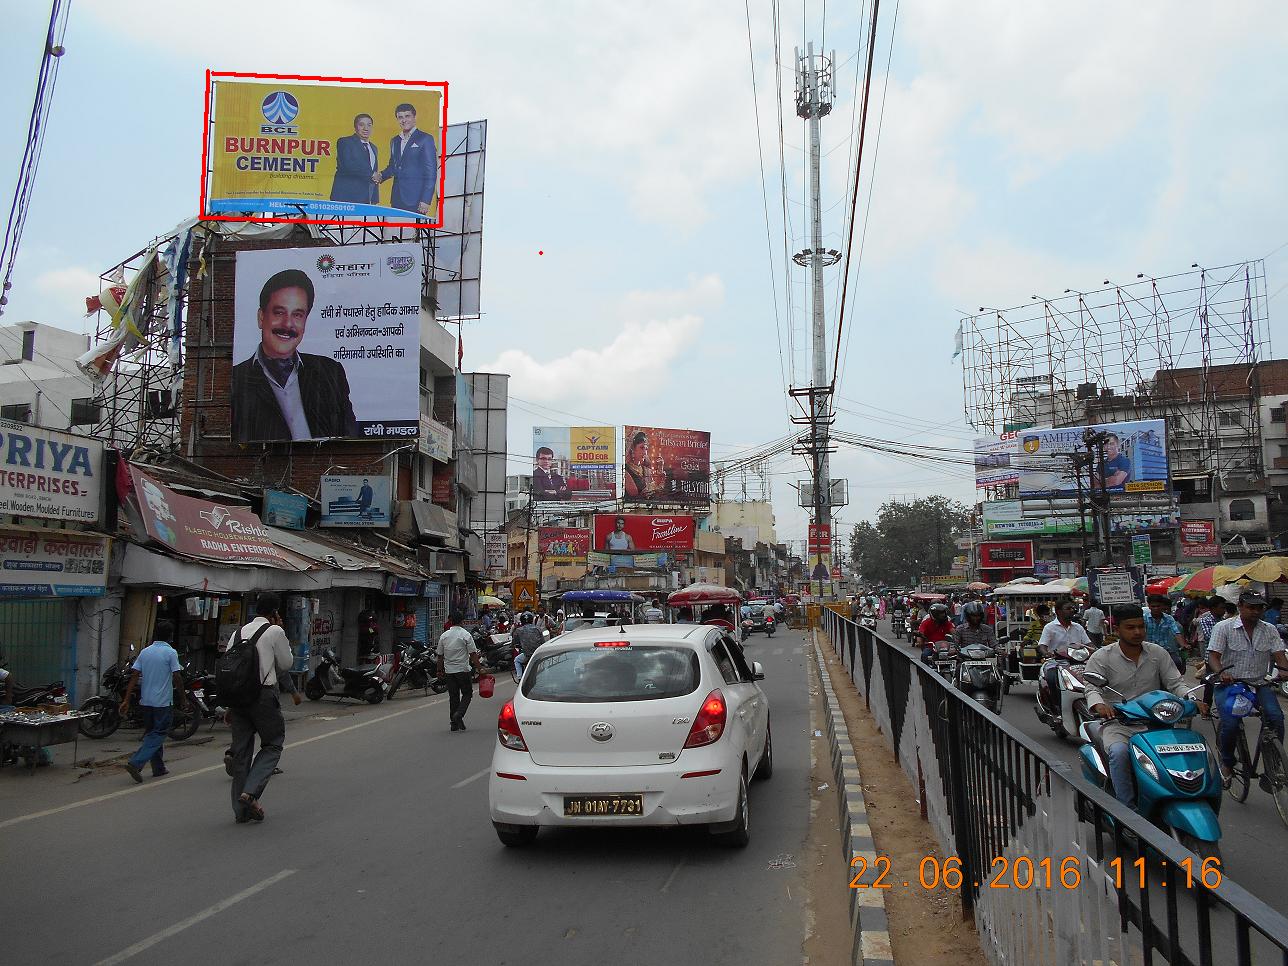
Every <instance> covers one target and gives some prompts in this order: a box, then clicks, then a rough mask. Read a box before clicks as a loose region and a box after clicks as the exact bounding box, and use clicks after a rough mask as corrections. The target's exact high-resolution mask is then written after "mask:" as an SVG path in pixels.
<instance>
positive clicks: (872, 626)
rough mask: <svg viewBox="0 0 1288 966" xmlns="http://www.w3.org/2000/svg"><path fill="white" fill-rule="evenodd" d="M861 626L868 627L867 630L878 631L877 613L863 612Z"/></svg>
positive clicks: (860, 618)
mask: <svg viewBox="0 0 1288 966" xmlns="http://www.w3.org/2000/svg"><path fill="white" fill-rule="evenodd" d="M859 626H860V627H863V628H866V629H867V630H869V631H873V632H875V631H876V629H877V618H876V615H875V614H861V615H859Z"/></svg>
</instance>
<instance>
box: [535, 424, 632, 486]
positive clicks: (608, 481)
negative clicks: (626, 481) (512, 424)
mask: <svg viewBox="0 0 1288 966" xmlns="http://www.w3.org/2000/svg"><path fill="white" fill-rule="evenodd" d="M532 458H533V467H532V499H533V502H536V503H543V502H545V503H549V502H566V501H573V502H600V501H604V500H614V499H616V498H617V429H616V428H615V427H613V426H534V427H532Z"/></svg>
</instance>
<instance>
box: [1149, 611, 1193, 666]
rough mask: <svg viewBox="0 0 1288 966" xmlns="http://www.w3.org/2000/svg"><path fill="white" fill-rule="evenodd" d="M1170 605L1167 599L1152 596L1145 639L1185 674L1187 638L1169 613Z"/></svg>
mask: <svg viewBox="0 0 1288 966" xmlns="http://www.w3.org/2000/svg"><path fill="white" fill-rule="evenodd" d="M1169 606H1170V603H1169V601H1168V599H1167V598H1166V597H1161V596H1159V595H1158V594H1151V595H1150V597H1149V613H1147V614H1146V615H1145V639H1146V640H1147V641H1150V642H1152V643H1154V644H1157V645H1158V646H1159V647H1161V648H1163V650H1165V651H1167V653H1168V654H1170V655H1171V657H1172V663H1173V664H1175V665H1176V670H1178V671H1180V672H1181V673H1182V674H1183V673H1185V657H1184V648H1185V637H1184V635H1182V634H1181V625H1180V624H1178V623H1176V618H1174V617H1173V616H1172V615H1171V614H1169V613H1168V612H1167V609H1168V607H1169Z"/></svg>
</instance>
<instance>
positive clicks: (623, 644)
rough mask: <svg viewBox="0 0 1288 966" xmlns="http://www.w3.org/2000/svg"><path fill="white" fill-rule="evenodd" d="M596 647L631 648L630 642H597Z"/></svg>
mask: <svg viewBox="0 0 1288 966" xmlns="http://www.w3.org/2000/svg"><path fill="white" fill-rule="evenodd" d="M595 646H596V647H630V646H631V642H630V641H596V642H595Z"/></svg>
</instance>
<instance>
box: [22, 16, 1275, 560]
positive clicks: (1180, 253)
mask: <svg viewBox="0 0 1288 966" xmlns="http://www.w3.org/2000/svg"><path fill="white" fill-rule="evenodd" d="M860 6H861V5H860V4H848V5H842V4H837V3H832V4H831V5H830V8H831V9H829V10H828V11H827V19H826V22H825V23H824V20H823V11H824V9H825V5H824V4H823V2H822V0H808V2H805V3H804V4H802V3H800V2H795V3H787V2H784V3H782V4H781V6H780V9H781V11H782V22H781V25H780V29H781V40H780V42H781V48H782V51H783V59H782V73H781V77H780V78H779V79H780V80H781V84H782V89H783V97H784V101H785V104H784V111H785V116H784V117H783V118H782V125H783V133H784V144H785V148H784V164H785V168H786V173H787V183H788V190H787V211H788V218H787V220H788V240H789V247H790V248H791V249H792V250H793V251H795V250H797V249H801V248H805V247H808V244H809V242H808V238H807V237H806V235H805V232H806V230H807V229H806V225H807V222H806V218H805V214H806V212H805V208H804V206H803V204H802V199H803V180H802V179H803V170H804V169H803V166H802V150H803V145H804V144H805V143H806V140H807V139H806V134H805V131H804V130H803V127H802V124H801V122H800V120H799V119H798V118H797V117H796V116H795V113H794V110H793V107H792V93H793V87H794V80H793V77H792V72H791V66H792V50H793V48H795V47H796V46H798V45H802V44H803V43H804V41H806V40H813V41H815V43H816V45H818V46H821V47H822V48H823V49H827V50H831V49H835V50H836V56H837V62H838V65H839V66H838V71H837V92H838V93H837V99H836V104H835V108H834V111H833V113H832V115H831V116H829V117H828V118H827V119H826V120H825V121H824V122H823V125H822V147H823V151H824V164H823V207H824V242H825V245H826V246H827V247H834V248H838V249H844V248H846V247H847V244H848V240H847V239H844V238H842V237H841V231H842V225H843V219H844V213H845V207H846V199H847V184H848V178H849V174H850V170H851V165H852V161H851V156H852V154H851V143H852V131H853V125H852V118H853V117H854V110H853V109H854V106H855V105H854V97H853V93H854V88H855V79H856V77H855V71H856V68H857V67H858V66H859V65H860V64H861V62H862V59H863V58H862V57H861V56H857V52H858V46H859V43H860V29H861V25H860V15H861V14H860V9H859V8H860ZM862 6H866V5H862ZM749 7H750V34H751V53H752V56H754V63H755V68H754V73H755V81H756V95H757V97H758V104H759V119H760V137H761V145H762V146H763V157H764V163H765V174H766V180H767V188H768V200H769V221H770V237H771V238H772V239H774V242H775V247H774V249H773V251H774V255H773V257H772V258H771V256H770V254H769V242H767V240H766V226H765V218H766V214H765V208H764V204H763V202H762V193H761V168H760V165H759V164H758V161H757V153H758V144H757V125H756V116H757V115H756V109H755V106H754V103H755V102H754V101H753V88H752V70H751V66H750V62H749V50H748V18H747V9H746V7H745V6H744V4H743V3H742V2H737V0H709V2H702V3H693V2H692V0H681V2H672V0H653V2H650V3H648V4H641V3H625V2H608V3H605V2H602V0H600V2H590V0H585V2H582V0H547V2H544V3H529V2H526V0H514V2H488V0H481V2H475V3H469V4H450V5H449V4H444V3H438V2H432V3H425V4H416V5H407V6H406V7H405V8H402V9H399V10H398V11H397V12H392V11H390V12H376V8H373V7H372V6H371V5H369V4H367V3H363V2H361V0H313V2H310V3H308V4H302V3H297V2H291V0H283V2H279V3H275V4H264V3H252V2H249V0H224V2H221V3H219V4H200V5H198V4H157V3H155V2H145V0H77V2H76V3H75V4H74V6H73V8H72V15H71V22H70V27H69V29H68V33H67V37H66V42H65V43H66V47H67V54H66V56H65V57H64V58H63V62H62V64H61V73H60V75H59V86H58V92H57V97H56V100H55V104H54V109H53V114H52V117H51V119H50V126H49V129H48V134H47V140H46V143H45V150H44V157H43V161H42V166H41V172H40V178H39V182H38V185H37V188H36V192H35V197H34V202H33V206H32V211H31V215H30V218H29V221H28V225H27V230H26V235H25V238H24V242H23V248H22V252H21V256H20V259H19V263H18V271H17V273H16V275H15V286H14V290H13V291H12V292H11V293H10V305H9V307H8V310H7V312H6V314H5V318H4V321H6V322H12V321H20V320H25V319H35V320H37V321H42V322H49V323H52V324H55V325H59V326H62V327H64V328H69V329H74V330H81V328H82V327H83V326H84V324H85V321H84V320H83V319H82V318H81V316H82V313H83V304H84V302H83V300H84V298H85V296H86V295H89V294H92V293H93V291H94V290H95V288H96V284H97V279H98V275H99V272H101V271H102V270H103V269H104V268H106V267H108V266H110V265H112V264H115V263H116V262H117V261H119V260H120V259H121V258H122V257H124V256H126V255H128V254H130V253H132V252H134V251H136V250H138V249H140V248H142V247H144V246H145V245H147V244H148V243H149V242H150V240H151V239H152V238H153V237H154V236H155V235H156V234H157V233H159V232H163V231H165V230H166V229H168V228H170V227H171V226H172V225H174V224H175V223H176V222H178V221H180V220H182V219H183V218H186V217H188V216H190V215H192V214H194V213H195V210H196V205H197V188H198V179H199V171H200V138H201V111H202V97H203V85H204V71H205V70H206V69H207V68H210V69H215V70H247V71H269V72H272V71H275V72H280V73H303V74H314V73H321V74H327V73H343V74H348V75H362V76H376V77H405V78H417V79H425V80H444V79H445V80H448V81H450V82H451V84H452V88H451V117H450V120H454V121H464V120H473V119H478V118H486V119H487V120H488V122H489V129H488V136H489V144H488V151H489V153H488V161H487V165H488V167H487V191H486V201H485V208H484V242H483V289H482V293H483V294H482V302H483V318H482V319H481V320H480V321H478V322H470V323H467V324H466V325H465V332H464V350H465V368H466V369H485V370H492V371H504V372H509V373H511V374H512V375H513V380H512V383H511V389H512V392H513V394H514V396H515V397H516V405H515V406H514V408H513V409H512V411H511V413H510V445H509V449H510V451H511V452H515V453H522V452H526V451H527V450H528V449H529V445H530V444H529V441H530V438H531V436H530V430H531V426H532V425H533V424H557V423H561V422H568V421H570V420H569V419H568V418H567V416H568V415H569V414H571V415H576V416H577V417H580V418H584V419H586V420H587V421H591V422H595V423H603V424H607V425H623V424H626V423H632V424H643V425H656V426H671V427H691V428H697V429H706V430H710V432H711V433H712V437H713V447H714V452H715V455H716V457H717V458H721V457H727V456H729V455H731V454H734V453H736V452H738V451H740V450H743V449H746V448H747V447H752V446H755V445H757V444H760V443H764V442H767V441H770V440H773V439H776V438H779V437H782V436H784V435H785V434H787V433H788V432H789V431H790V430H791V429H792V428H793V427H792V426H791V424H790V423H789V422H788V420H787V404H786V402H785V394H784V379H785V378H786V380H787V381H795V382H796V383H798V384H799V383H803V382H805V381H806V376H807V373H808V371H809V359H808V354H807V351H806V347H807V344H808V337H807V332H808V327H807V319H806V318H805V315H804V310H805V307H806V305H807V293H806V289H805V281H806V280H805V272H804V270H801V269H796V268H794V267H793V269H792V273H791V274H790V275H789V276H787V279H788V280H789V282H788V283H789V284H790V285H791V287H792V308H793V309H794V313H795V315H794V317H789V314H788V307H787V304H786V298H785V295H786V293H785V288H786V284H787V283H785V277H784V269H783V257H782V250H781V249H782V238H783V231H782V228H781V209H782V200H781V195H780V189H779V175H778V172H779V166H778V165H779V160H778V126H779V121H778V118H777V116H776V114H777V102H776V96H775V91H776V83H775V81H776V78H775V64H774V57H773V38H774V24H773V19H772V7H771V5H770V3H768V2H765V0H753V2H750V3H749ZM841 7H844V9H842V10H838V8H841ZM896 8H897V27H895V29H894V36H893V44H892V45H891V28H892V26H893V25H894V24H895V23H896V21H895V11H896ZM47 16H48V8H47V6H46V5H45V4H40V3H23V4H10V5H8V9H7V10H6V14H5V18H6V26H7V28H8V29H6V31H5V32H4V39H3V41H0V43H3V57H0V81H2V83H0V118H3V123H0V159H2V160H3V167H2V168H0V174H4V175H5V179H6V180H3V181H0V185H3V188H4V190H5V191H6V192H7V191H9V190H11V183H12V178H13V176H14V174H15V173H16V169H17V164H18V158H19V156H20V152H21V145H22V139H23V135H24V133H25V129H26V122H27V117H28V114H29V112H30V109H31V96H32V91H33V85H34V81H35V72H36V69H37V66H38V61H39V54H40V50H41V44H42V42H43V34H44V30H45V22H46V19H47ZM887 56H888V57H889V64H890V69H889V73H888V75H887V73H886V63H887ZM1285 56H1288V4H1284V3H1282V2H1280V0H1265V2H1252V0H1248V2H1241V0H1231V2H1227V3H1224V4H1221V5H1220V7H1219V8H1214V7H1213V6H1212V5H1211V4H1203V3H1198V2H1190V0H1174V2H1168V0H1135V2H1133V3H1130V4H1124V3H1120V2H1119V3H1112V2H1094V0H1093V2H1086V3H1081V4H1065V5H1057V4H1049V3H1023V4H1020V3H1015V2H1013V0H977V2H974V3H970V4H963V3H958V2H954V0H900V2H898V3H897V4H896V3H895V2H893V0H886V2H885V3H883V4H882V5H881V20H880V26H879V35H878V41H877V58H876V69H875V71H874V82H873V96H872V104H871V108H870V117H869V142H868V147H867V148H866V149H865V153H866V155H867V158H868V159H869V160H867V161H865V172H864V178H863V181H862V183H861V185H860V188H861V191H860V199H861V203H860V211H861V212H863V211H864V210H865V209H866V205H865V204H864V203H863V202H865V201H866V198H867V196H868V190H869V178H870V177H871V176H872V166H871V162H872V160H873V159H874V160H875V165H876V167H875V184H874V185H872V186H871V187H872V193H871V197H872V202H871V208H870V210H868V217H867V219H866V224H863V223H861V224H860V232H862V233H863V237H864V239H865V244H864V248H863V251H862V260H861V265H860V266H859V268H858V269H857V270H856V272H855V273H854V274H852V276H851V280H850V297H851V299H852V308H853V312H852V314H849V317H848V319H847V322H846V326H847V328H848V329H849V331H850V333H851V337H850V339H849V340H848V342H847V343H846V345H847V348H846V351H845V352H844V353H843V355H842V359H843V369H842V372H841V377H840V398H839V399H838V420H837V425H838V426H839V427H840V428H842V429H844V430H846V431H849V432H853V433H860V434H864V435H868V436H876V437H882V438H886V439H892V440H917V441H920V442H929V443H934V444H937V445H944V446H960V445H965V444H967V443H968V442H969V440H970V438H971V437H972V436H973V435H974V434H973V433H972V432H971V430H970V429H969V428H968V427H967V426H966V425H965V423H964V421H963V419H962V416H961V412H962V391H961V381H962V380H961V370H960V366H959V365H956V364H954V363H953V361H952V348H953V333H954V331H955V329H956V326H957V322H958V319H959V317H960V312H961V310H968V311H973V310H974V309H975V308H976V307H977V306H979V305H999V306H1007V305H1015V304H1020V303H1023V302H1026V301H1028V300H1029V296H1030V294H1031V293H1055V292H1060V291H1063V290H1064V289H1066V288H1084V289H1085V288H1087V287H1090V286H1096V285H1098V284H1099V283H1100V282H1101V281H1102V280H1103V279H1106V278H1111V279H1134V278H1135V275H1136V273H1137V272H1146V273H1148V274H1151V275H1163V274H1168V273H1171V272H1175V271H1180V270H1184V269H1186V268H1188V267H1189V266H1190V264H1191V263H1194V262H1198V263H1201V264H1209V265H1216V264H1226V263H1229V262H1233V261H1238V260H1242V259H1246V258H1260V257H1263V256H1268V257H1266V274H1267V285H1268V290H1269V291H1270V292H1271V293H1277V292H1279V291H1281V289H1280V286H1282V285H1283V284H1284V283H1285V280H1286V279H1285V276H1288V247H1283V248H1281V247H1280V246H1282V245H1284V243H1285V242H1288V217H1285V216H1286V215H1288V179H1286V178H1285V177H1284V161H1283V159H1284V158H1285V157H1286V156H1288V126H1286V125H1285V124H1284V122H1283V118H1284V117H1285V116H1286V114H1288V74H1285V72H1284V71H1283V70H1282V69H1281V67H1280V66H1279V65H1281V64H1282V62H1283V61H1284V58H1285ZM878 121H880V124H879V126H878ZM878 132H879V137H878ZM857 242H858V238H857V234H856V245H857ZM539 253H543V254H539ZM856 254H857V253H856ZM771 266H772V270H771ZM839 275H840V269H839V268H834V269H830V270H829V271H828V274H827V293H828V295H827V301H828V317H829V341H831V338H832V336H831V333H832V332H833V331H834V326H835V319H836V303H837V292H838V290H839V281H840V279H839ZM1284 304H1288V296H1285V295H1280V296H1279V297H1277V298H1276V297H1272V299H1271V302H1270V315H1271V326H1272V333H1273V336H1272V338H1273V339H1274V340H1275V341H1279V342H1282V341H1283V340H1282V336H1281V328H1280V326H1279V324H1278V317H1279V314H1280V310H1281V309H1282V308H1283V305H1284ZM775 309H777V312H776V311H775ZM793 347H794V349H795V351H794V352H793V351H792V349H793ZM514 469H515V471H518V470H519V469H520V467H519V466H518V465H517V464H516V466H515V467H514ZM767 471H768V472H769V473H770V474H772V475H771V476H770V477H769V479H770V480H771V482H772V491H773V498H774V501H775V507H776V512H777V517H778V522H779V537H780V539H802V538H803V537H804V533H805V523H806V520H805V517H804V515H803V514H802V513H801V511H800V510H799V509H797V508H795V507H794V505H793V504H794V503H795V492H794V491H793V490H792V488H791V485H790V484H792V483H794V482H795V481H797V480H798V479H801V478H804V476H805V472H804V467H803V464H802V463H801V461H800V460H799V458H796V459H794V460H793V459H791V458H789V457H781V458H779V459H777V460H775V461H772V462H771V463H770V464H769V465H768V466H767ZM833 475H834V476H843V477H846V478H847V479H848V480H849V481H850V488H851V494H852V500H853V503H852V505H851V506H850V507H848V508H846V509H845V510H843V511H841V512H840V514H839V520H840V521H841V523H842V525H843V526H844V525H847V524H852V523H854V522H856V521H858V520H860V519H863V518H865V517H869V516H871V515H872V514H873V513H874V512H875V509H876V507H877V506H878V505H879V504H880V503H881V502H882V501H883V500H885V499H888V498H890V497H891V496H893V495H913V494H916V495H923V496H924V495H929V494H932V493H944V494H947V495H949V496H952V497H955V498H958V499H963V500H967V501H969V500H970V499H971V498H972V497H973V488H972V485H971V482H970V479H969V475H968V472H967V471H966V470H965V469H964V468H962V469H960V470H959V469H958V468H952V467H949V468H945V467H942V466H926V465H924V464H921V463H918V462H914V461H909V460H907V459H904V458H899V457H893V456H889V455H886V454H876V453H868V452H856V451H852V450H843V451H842V452H840V453H838V454H837V455H836V456H835V457H834V458H833Z"/></svg>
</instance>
